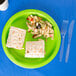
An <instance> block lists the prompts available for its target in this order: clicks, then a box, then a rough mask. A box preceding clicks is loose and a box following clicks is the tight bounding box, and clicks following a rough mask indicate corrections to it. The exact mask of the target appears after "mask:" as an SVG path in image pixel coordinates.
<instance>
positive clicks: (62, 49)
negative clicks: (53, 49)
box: [60, 37, 65, 62]
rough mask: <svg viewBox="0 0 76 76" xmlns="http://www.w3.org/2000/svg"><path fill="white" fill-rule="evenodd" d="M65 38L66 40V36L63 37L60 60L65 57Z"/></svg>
mask: <svg viewBox="0 0 76 76" xmlns="http://www.w3.org/2000/svg"><path fill="white" fill-rule="evenodd" d="M64 40H65V37H63V38H62V45H61V51H60V62H61V61H62V58H63V51H64Z"/></svg>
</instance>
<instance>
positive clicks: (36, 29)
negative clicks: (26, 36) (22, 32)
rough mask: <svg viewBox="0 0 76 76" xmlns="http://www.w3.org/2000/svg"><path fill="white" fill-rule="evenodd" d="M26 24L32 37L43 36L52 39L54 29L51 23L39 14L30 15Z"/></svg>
mask: <svg viewBox="0 0 76 76" xmlns="http://www.w3.org/2000/svg"><path fill="white" fill-rule="evenodd" d="M26 24H27V26H28V28H29V29H28V32H31V33H32V34H33V38H38V37H41V36H44V38H49V37H50V38H52V39H54V29H53V26H52V24H51V23H49V22H48V21H46V20H43V18H41V17H39V16H36V15H35V16H34V15H30V16H28V18H27V22H26Z"/></svg>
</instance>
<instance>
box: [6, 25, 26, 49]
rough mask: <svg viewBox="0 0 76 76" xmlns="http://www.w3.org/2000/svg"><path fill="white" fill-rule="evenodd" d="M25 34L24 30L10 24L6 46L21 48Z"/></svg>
mask: <svg viewBox="0 0 76 76" xmlns="http://www.w3.org/2000/svg"><path fill="white" fill-rule="evenodd" d="M25 35H26V30H23V29H20V28H17V27H13V26H11V27H10V30H9V35H8V39H7V44H6V46H7V47H9V48H15V49H19V50H20V49H23V48H22V47H23V44H24V39H25Z"/></svg>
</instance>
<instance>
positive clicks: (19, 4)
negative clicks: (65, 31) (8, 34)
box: [0, 0, 76, 76]
mask: <svg viewBox="0 0 76 76" xmlns="http://www.w3.org/2000/svg"><path fill="white" fill-rule="evenodd" d="M25 9H39V10H42V11H44V12H46V13H48V14H49V15H50V16H51V17H53V19H54V20H55V21H56V22H57V24H58V26H59V28H60V27H61V25H62V21H63V20H68V21H69V23H70V22H71V21H72V20H75V24H74V30H73V36H72V40H71V47H70V55H69V60H68V63H65V53H66V48H67V39H68V37H67V35H66V38H65V48H64V54H63V60H62V62H59V55H60V51H59V52H58V54H57V56H56V57H55V58H54V59H53V60H52V61H51V62H50V63H49V64H47V65H45V66H43V67H41V68H38V69H26V68H22V67H19V66H17V65H15V64H14V63H12V62H11V61H10V60H9V59H8V58H7V56H6V55H5V53H4V51H3V48H2V43H1V36H2V31H3V28H4V26H5V24H6V22H7V21H8V19H9V18H10V17H11V16H12V15H14V14H15V13H17V12H19V11H21V10H25ZM68 27H69V25H68ZM75 44H76V0H9V8H8V9H7V11H4V12H2V11H0V76H76V49H75V47H76V46H75Z"/></svg>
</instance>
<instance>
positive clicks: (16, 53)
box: [2, 9, 61, 68]
mask: <svg viewBox="0 0 76 76" xmlns="http://www.w3.org/2000/svg"><path fill="white" fill-rule="evenodd" d="M31 14H33V15H38V16H40V17H42V18H44V19H46V20H48V21H49V22H50V23H51V24H52V25H53V27H54V40H51V38H48V39H47V42H46V41H45V38H43V37H40V38H42V39H43V40H44V41H45V52H46V53H45V57H44V58H25V57H24V56H25V45H26V41H37V40H38V39H40V38H37V39H33V38H32V34H31V33H29V32H28V31H27V29H28V27H27V25H26V21H27V17H28V16H29V15H31ZM11 26H15V27H18V28H21V29H25V30H26V38H25V41H24V45H23V48H24V49H23V50H17V49H13V48H7V47H6V43H7V38H8V34H9V29H10V27H11ZM60 43H61V35H60V31H59V28H58V26H57V24H56V22H55V21H54V20H53V19H52V18H51V17H50V16H49V15H48V14H46V13H44V12H42V11H40V10H35V9H27V10H23V11H20V12H18V13H16V14H15V15H13V16H12V17H11V18H10V19H9V20H8V22H7V23H6V25H5V27H4V29H3V32H2V45H3V49H4V52H5V54H6V55H7V56H8V58H9V59H10V60H11V61H12V62H14V63H15V64H17V65H19V66H21V67H24V68H39V67H42V66H44V65H46V64H48V63H49V62H50V61H52V60H53V59H54V57H55V56H56V55H57V53H58V51H59V48H60Z"/></svg>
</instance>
